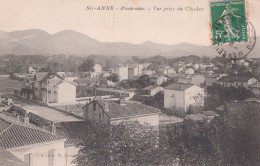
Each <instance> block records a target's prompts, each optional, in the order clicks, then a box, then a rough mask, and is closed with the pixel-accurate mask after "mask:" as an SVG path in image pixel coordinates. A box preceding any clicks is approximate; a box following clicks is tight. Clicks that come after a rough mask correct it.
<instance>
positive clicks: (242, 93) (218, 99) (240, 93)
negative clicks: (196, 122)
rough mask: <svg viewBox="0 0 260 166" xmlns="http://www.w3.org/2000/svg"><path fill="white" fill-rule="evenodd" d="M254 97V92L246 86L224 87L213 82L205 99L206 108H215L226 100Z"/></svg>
mask: <svg viewBox="0 0 260 166" xmlns="http://www.w3.org/2000/svg"><path fill="white" fill-rule="evenodd" d="M251 97H254V94H253V93H252V92H251V91H249V90H248V89H246V88H244V87H238V88H235V87H223V86H221V85H218V84H213V85H212V86H208V87H207V98H206V99H205V108H206V109H215V108H216V107H218V106H220V105H223V104H224V103H225V102H229V101H234V100H238V101H241V100H245V99H247V98H251Z"/></svg>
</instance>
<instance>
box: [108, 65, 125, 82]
mask: <svg viewBox="0 0 260 166" xmlns="http://www.w3.org/2000/svg"><path fill="white" fill-rule="evenodd" d="M112 72H113V73H115V74H117V75H118V80H119V81H122V80H127V79H128V67H117V68H114V69H113V70H112Z"/></svg>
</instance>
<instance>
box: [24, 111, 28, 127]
mask: <svg viewBox="0 0 260 166" xmlns="http://www.w3.org/2000/svg"><path fill="white" fill-rule="evenodd" d="M23 123H24V124H26V125H29V117H28V114H27V113H26V114H25V117H24V118H23Z"/></svg>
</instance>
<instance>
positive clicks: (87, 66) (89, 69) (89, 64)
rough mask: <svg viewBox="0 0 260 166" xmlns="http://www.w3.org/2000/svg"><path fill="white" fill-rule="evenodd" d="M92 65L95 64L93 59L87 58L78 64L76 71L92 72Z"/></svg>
mask: <svg viewBox="0 0 260 166" xmlns="http://www.w3.org/2000/svg"><path fill="white" fill-rule="evenodd" d="M94 66H95V62H94V60H93V59H88V60H86V61H85V62H83V64H81V65H80V66H79V68H78V71H79V72H93V71H94Z"/></svg>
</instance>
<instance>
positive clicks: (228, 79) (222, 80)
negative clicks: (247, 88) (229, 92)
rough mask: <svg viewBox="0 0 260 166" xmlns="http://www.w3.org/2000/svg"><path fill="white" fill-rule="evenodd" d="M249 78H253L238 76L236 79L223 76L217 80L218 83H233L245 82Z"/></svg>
mask: <svg viewBox="0 0 260 166" xmlns="http://www.w3.org/2000/svg"><path fill="white" fill-rule="evenodd" d="M251 78H253V77H248V76H238V77H232V76H223V77H221V78H220V79H218V82H234V81H239V82H247V81H248V80H249V79H251Z"/></svg>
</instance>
